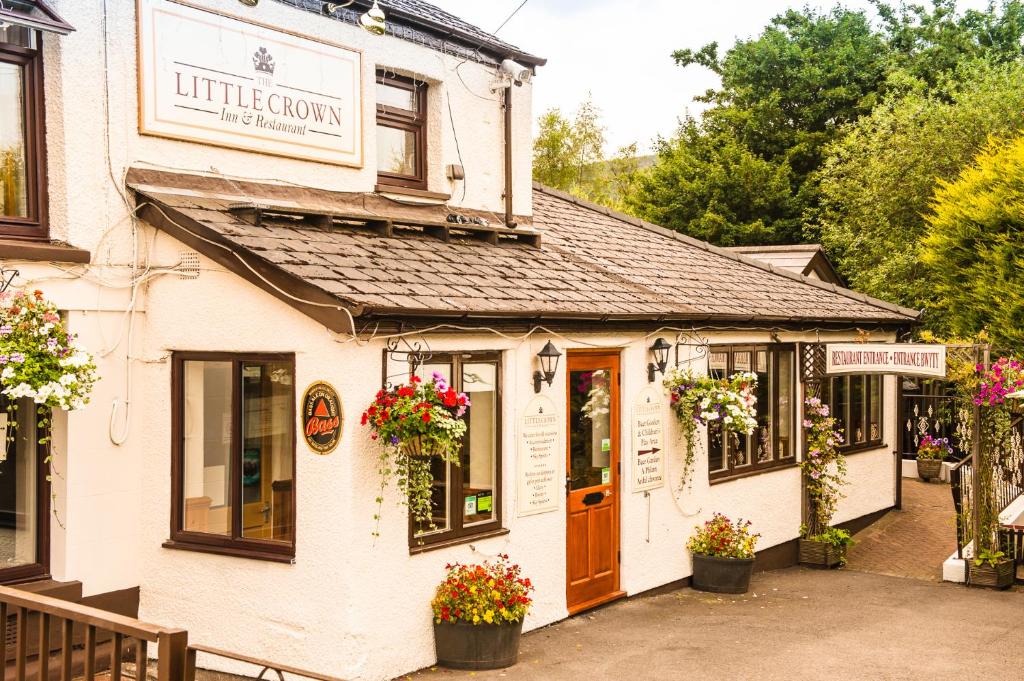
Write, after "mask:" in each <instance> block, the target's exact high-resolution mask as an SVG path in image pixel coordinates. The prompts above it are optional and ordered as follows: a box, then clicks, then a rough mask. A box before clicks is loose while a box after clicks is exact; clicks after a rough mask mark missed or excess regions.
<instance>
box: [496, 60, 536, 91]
mask: <svg viewBox="0 0 1024 681" xmlns="http://www.w3.org/2000/svg"><path fill="white" fill-rule="evenodd" d="M501 72H502V74H504V75H506V76H508V77H509V78H511V79H512V82H513V83H515V84H516V85H522V84H523V83H529V82H530V79H531V78H533V72H532V71H530V69H528V68H526V67H525V66H523V65H522V64H519V63H517V62H515V61H513V60H512V59H505V60H504V61H502V62H501Z"/></svg>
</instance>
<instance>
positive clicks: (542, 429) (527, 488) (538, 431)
mask: <svg viewBox="0 0 1024 681" xmlns="http://www.w3.org/2000/svg"><path fill="white" fill-rule="evenodd" d="M561 425H562V421H561V416H560V415H559V413H558V409H557V408H556V407H555V403H554V402H553V401H552V400H551V398H550V397H547V396H546V395H535V396H534V398H533V399H532V400H530V403H529V404H528V405H527V406H526V410H525V411H524V412H523V416H522V420H521V421H520V427H519V456H518V469H519V470H518V472H519V475H518V477H519V482H518V484H519V487H518V490H517V492H518V494H517V496H518V499H519V504H518V506H519V515H520V516H524V515H534V514H536V513H547V512H548V511H557V510H558V508H559V500H560V499H561V497H562V496H564V494H565V488H564V484H565V481H564V480H563V471H564V470H565V442H564V440H563V438H562V428H561Z"/></svg>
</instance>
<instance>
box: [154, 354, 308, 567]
mask: <svg viewBox="0 0 1024 681" xmlns="http://www.w3.org/2000/svg"><path fill="white" fill-rule="evenodd" d="M171 383H172V388H171V390H172V394H173V399H172V416H171V419H172V432H173V438H174V440H173V443H172V461H171V489H172V491H171V540H170V541H169V542H167V543H166V544H164V545H165V546H167V547H169V548H185V549H192V550H199V551H210V552H214V553H225V554H229V555H240V556H246V557H252V558H264V559H268V560H282V561H290V560H291V559H292V557H294V555H295V356H294V355H290V354H287V355H285V354H226V353H195V352H177V353H175V354H174V357H173V360H172V378H171Z"/></svg>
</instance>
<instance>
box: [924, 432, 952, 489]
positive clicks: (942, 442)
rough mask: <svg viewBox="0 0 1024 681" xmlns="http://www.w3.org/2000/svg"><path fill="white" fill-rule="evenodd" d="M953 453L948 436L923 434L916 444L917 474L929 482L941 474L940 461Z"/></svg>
mask: <svg viewBox="0 0 1024 681" xmlns="http://www.w3.org/2000/svg"><path fill="white" fill-rule="evenodd" d="M952 454H953V447H952V445H950V444H949V438H945V437H941V438H940V437H932V436H931V435H925V436H924V437H923V438H921V444H919V445H918V446H917V475H918V476H919V477H920V478H921V479H922V480H924V481H925V482H929V481H931V480H934V479H935V478H939V477H941V475H942V462H943V461H945V460H946V457H947V456H951V455H952Z"/></svg>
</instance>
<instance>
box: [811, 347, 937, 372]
mask: <svg viewBox="0 0 1024 681" xmlns="http://www.w3.org/2000/svg"><path fill="white" fill-rule="evenodd" d="M825 373H826V374H829V375H833V376H835V375H841V374H900V375H903V376H923V377H927V378H945V377H946V346H945V345H933V344H928V343H917V344H914V343H828V344H827V345H826V346H825Z"/></svg>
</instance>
